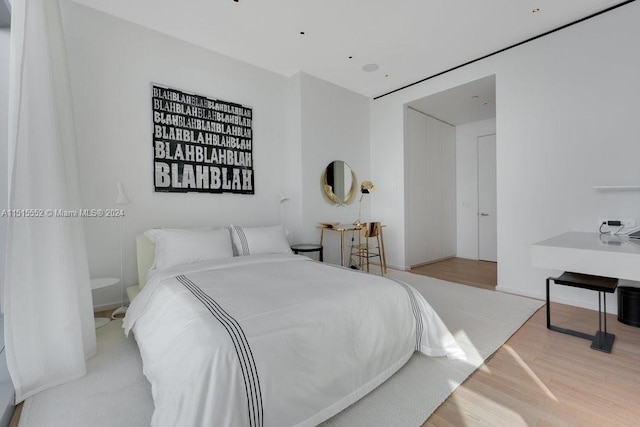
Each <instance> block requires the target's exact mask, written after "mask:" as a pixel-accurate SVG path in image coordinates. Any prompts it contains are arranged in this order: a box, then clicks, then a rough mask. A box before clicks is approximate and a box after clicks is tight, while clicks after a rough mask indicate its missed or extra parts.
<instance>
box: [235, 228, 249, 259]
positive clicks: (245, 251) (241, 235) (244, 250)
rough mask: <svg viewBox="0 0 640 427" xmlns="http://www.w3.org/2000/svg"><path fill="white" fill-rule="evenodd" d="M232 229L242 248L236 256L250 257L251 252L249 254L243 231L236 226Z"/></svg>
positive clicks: (247, 242)
mask: <svg viewBox="0 0 640 427" xmlns="http://www.w3.org/2000/svg"><path fill="white" fill-rule="evenodd" d="M233 229H234V230H235V232H236V235H237V236H238V240H239V241H240V247H241V248H242V253H239V254H238V255H244V256H246V255H251V252H249V241H248V240H247V236H246V234H244V230H243V229H242V227H238V226H237V225H234V226H233Z"/></svg>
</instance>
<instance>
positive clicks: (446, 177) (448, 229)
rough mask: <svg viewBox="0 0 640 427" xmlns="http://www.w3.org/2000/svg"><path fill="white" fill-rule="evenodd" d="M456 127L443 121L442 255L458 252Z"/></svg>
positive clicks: (451, 254) (447, 255)
mask: <svg viewBox="0 0 640 427" xmlns="http://www.w3.org/2000/svg"><path fill="white" fill-rule="evenodd" d="M456 227H457V217H456V128H455V127H454V126H451V125H450V124H448V123H444V122H442V257H452V256H455V255H456V253H457V233H456Z"/></svg>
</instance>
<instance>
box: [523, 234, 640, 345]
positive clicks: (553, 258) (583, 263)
mask: <svg viewBox="0 0 640 427" xmlns="http://www.w3.org/2000/svg"><path fill="white" fill-rule="evenodd" d="M531 263H532V265H534V266H535V267H543V268H549V269H553V270H564V271H567V272H568V273H563V274H562V275H561V276H560V277H558V278H553V277H550V278H548V279H547V289H546V293H547V328H548V329H551V330H555V331H557V332H563V333H569V334H570V335H574V336H578V337H581V338H585V339H592V340H593V343H592V346H591V348H593V349H595V350H600V351H605V352H610V351H611V346H612V345H613V339H614V336H613V335H612V334H607V332H606V330H607V328H606V293H613V292H614V291H615V289H616V287H617V285H618V282H620V284H623V283H624V281H623V280H620V281H619V280H618V279H627V280H629V281H638V280H640V242H636V241H634V240H629V239H627V238H625V237H623V236H620V237H618V236H611V235H608V234H600V233H586V232H575V231H574V232H569V233H564V234H561V235H559V236H555V237H552V238H550V239H546V240H543V241H541V242H538V243H535V244H533V245H532V247H531ZM572 273H579V274H575V275H574V274H572ZM584 275H590V276H598V277H595V278H589V277H585V276H584ZM613 278H615V279H613ZM550 281H553V282H555V283H557V284H560V285H565V286H572V287H581V288H585V289H589V290H593V291H597V292H598V307H599V309H598V321H599V325H600V326H599V328H598V332H596V335H595V336H591V335H587V334H583V333H581V332H576V331H571V330H567V329H563V328H558V327H555V326H553V325H551V320H550V308H549V302H550V301H549V283H550ZM633 284H634V283H632V285H633ZM635 285H638V283H635ZM600 295H603V296H604V304H605V307H604V315H605V317H604V318H605V324H604V325H605V326H604V330H602V327H601V325H602V321H601V318H602V316H601V304H600Z"/></svg>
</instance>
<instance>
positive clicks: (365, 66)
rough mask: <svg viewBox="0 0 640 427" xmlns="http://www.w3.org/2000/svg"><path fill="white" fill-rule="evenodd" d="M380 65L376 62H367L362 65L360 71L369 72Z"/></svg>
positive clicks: (375, 69)
mask: <svg viewBox="0 0 640 427" xmlns="http://www.w3.org/2000/svg"><path fill="white" fill-rule="evenodd" d="M378 68H380V66H379V65H378V64H367V65H363V66H362V71H366V72H367V73H370V72H372V71H377V70H378Z"/></svg>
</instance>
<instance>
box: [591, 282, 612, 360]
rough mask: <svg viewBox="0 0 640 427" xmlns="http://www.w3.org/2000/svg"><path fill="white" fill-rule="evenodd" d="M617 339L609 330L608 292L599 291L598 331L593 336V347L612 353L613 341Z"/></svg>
mask: <svg viewBox="0 0 640 427" xmlns="http://www.w3.org/2000/svg"><path fill="white" fill-rule="evenodd" d="M600 294H602V296H603V300H604V309H603V307H602V304H601V302H600ZM603 316H604V331H603V330H602V323H603V322H602V317H603ZM615 339H616V336H615V335H614V334H610V333H608V332H607V294H604V293H602V292H598V331H597V332H596V336H595V337H593V341H592V342H591V348H592V349H594V350H599V351H603V352H605V353H611V348H612V347H613V341H614V340H615Z"/></svg>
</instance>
